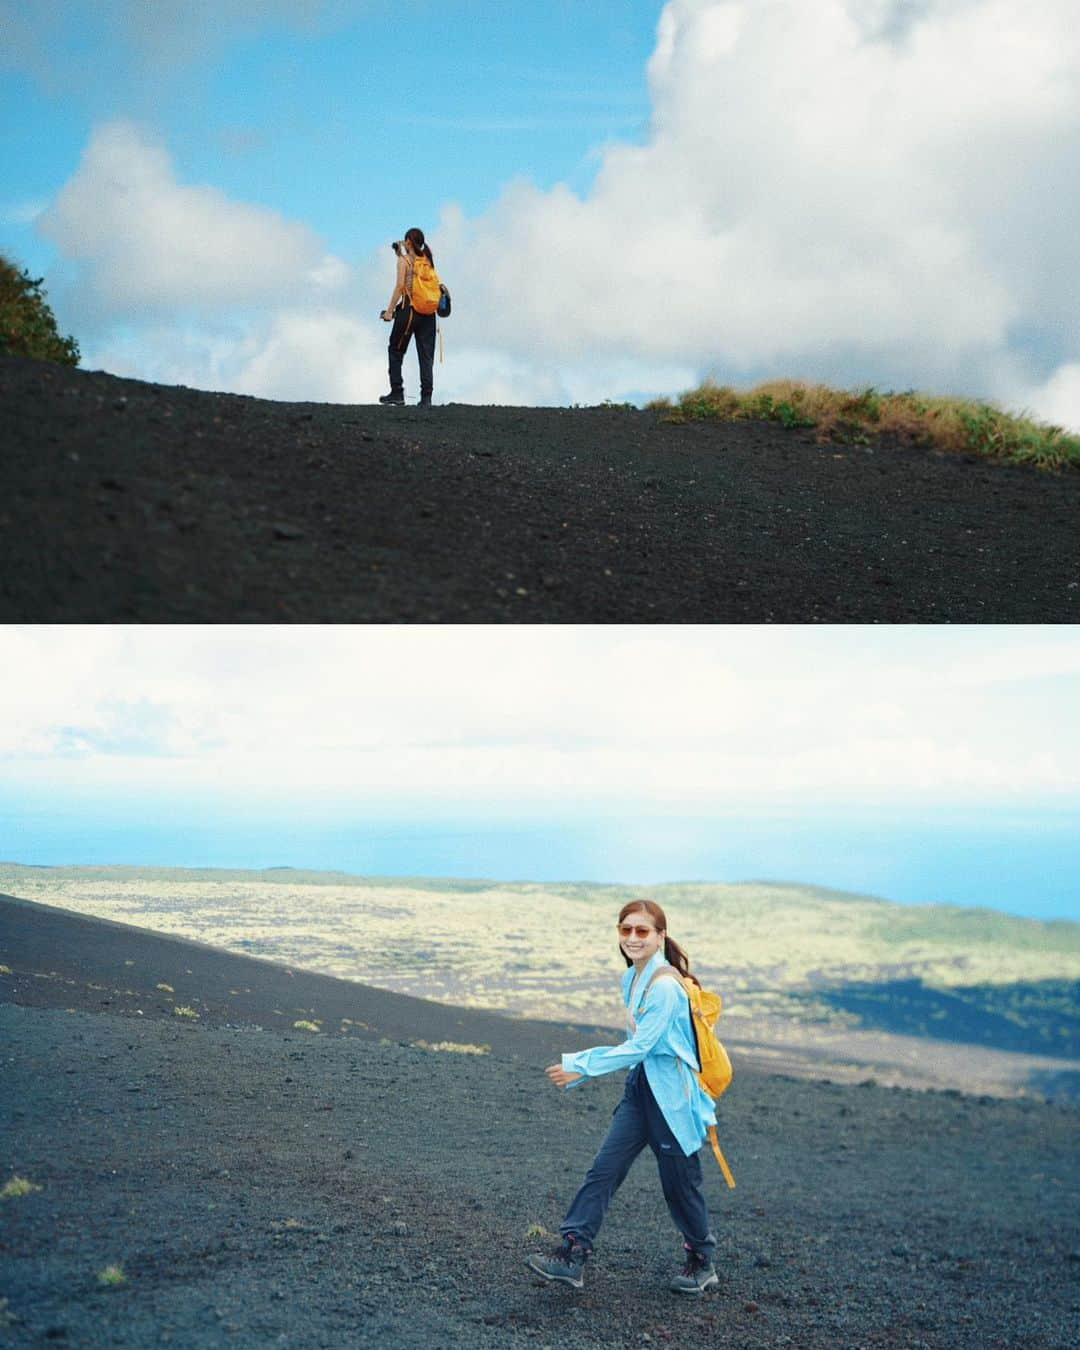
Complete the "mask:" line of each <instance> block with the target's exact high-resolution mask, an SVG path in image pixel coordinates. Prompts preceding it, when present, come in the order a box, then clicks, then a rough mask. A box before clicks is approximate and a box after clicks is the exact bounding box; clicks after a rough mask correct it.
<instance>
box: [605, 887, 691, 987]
mask: <svg viewBox="0 0 1080 1350" xmlns="http://www.w3.org/2000/svg"><path fill="white" fill-rule="evenodd" d="M641 909H643V910H644V911H645V913H646V914H648V916H649V918H650V919H652V921H653V923H654V924H655V925H656V928H657V931H658V932H661V933H663V934H664V960H665V961H667V963H668V965H671V966H674V967H675V969H676V970H677V971H678V972H679V974H680V975H685V976H686V977H687V978H688V979H691V980H693V981H694V983H695V984H696V985H697V986H698V988H699V989H700V988H701V981H700V980H699V979H698V977H697V976H696V975H692V974H691V973H690V958H689V957H688V956H687V954H686V953H685V952H684V951H683V949H682V948H681V947H680V946H679V944H678V943H677V942H676V941H675V939H674V938H671V937H668V935H667V915H666V914H665V913H664V911H663V910H662V909H661V908H660V906H659V905H658V904H657V903H656V901H655V900H631V901H629V902H628V903H627V904H625V905H623V907H622V909H620V910H619V922H620V923H622V921H623V919H625V918H626V916H627V915H628V914H634V913H636V912H637V911H638V910H641ZM619 955H620V956H621V957H622V958H623V960H624V961H625V962H626V964H627V965H628V966H632V965H633V964H634V963H633V961H631V960H630V958H629V957H628V956H627V954H626V953H625V952H624V951H623V949H622V947H621V946H620V947H619Z"/></svg>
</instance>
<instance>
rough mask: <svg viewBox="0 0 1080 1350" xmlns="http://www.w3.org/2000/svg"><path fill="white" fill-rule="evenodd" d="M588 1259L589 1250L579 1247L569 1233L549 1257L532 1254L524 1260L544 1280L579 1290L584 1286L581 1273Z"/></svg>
mask: <svg viewBox="0 0 1080 1350" xmlns="http://www.w3.org/2000/svg"><path fill="white" fill-rule="evenodd" d="M588 1259H589V1249H588V1248H587V1247H583V1246H581V1244H580V1243H579V1242H578V1241H577V1240H576V1239H575V1238H574V1235H573V1234H572V1233H571V1234H569V1235H568V1236H566V1237H564V1238H563V1240H562V1244H561V1245H560V1246H558V1247H556V1248H555V1249H554V1251H553V1252H552V1253H551V1255H550V1256H541V1255H540V1254H539V1253H538V1252H534V1253H533V1254H532V1255H531V1256H527V1257H526V1258H525V1264H526V1265H527V1266H528V1267H529V1269H530V1270H533V1271H535V1272H536V1274H537V1275H542V1276H543V1277H544V1279H545V1280H561V1281H562V1282H563V1284H570V1285H573V1287H574V1288H575V1289H581V1288H582V1287H583V1285H584V1284H585V1280H584V1278H583V1271H584V1270H585V1262H586V1261H587V1260H588Z"/></svg>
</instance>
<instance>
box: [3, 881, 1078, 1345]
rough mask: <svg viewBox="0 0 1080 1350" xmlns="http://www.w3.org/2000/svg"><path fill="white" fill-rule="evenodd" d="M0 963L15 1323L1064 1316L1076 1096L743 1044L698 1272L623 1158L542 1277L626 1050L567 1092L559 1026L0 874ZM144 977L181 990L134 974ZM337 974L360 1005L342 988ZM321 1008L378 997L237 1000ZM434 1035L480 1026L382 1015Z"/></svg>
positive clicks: (406, 1324)
mask: <svg viewBox="0 0 1080 1350" xmlns="http://www.w3.org/2000/svg"><path fill="white" fill-rule="evenodd" d="M50 953H55V954H56V961H55V962H53V963H51V964H50V962H49V960H48V959H46V960H45V961H44V962H43V961H42V959H41V958H42V957H43V956H45V957H48V956H49V954H50ZM0 962H3V964H4V965H6V966H7V967H9V968H10V969H11V971H12V975H11V976H0V1000H3V1001H2V1002H0V1037H2V1044H3V1045H4V1065H3V1085H4V1092H3V1097H2V1105H0V1111H2V1115H3V1135H2V1139H3V1157H2V1159H0V1163H2V1167H3V1176H4V1177H5V1178H6V1177H7V1176H8V1175H10V1174H16V1175H18V1176H21V1177H25V1178H27V1179H29V1180H31V1181H33V1182H34V1183H36V1184H37V1185H38V1186H40V1188H41V1189H40V1190H38V1191H35V1192H33V1193H31V1194H29V1195H25V1196H22V1197H11V1198H6V1199H0V1216H2V1218H0V1224H2V1228H0V1278H2V1286H3V1287H2V1289H0V1298H6V1299H7V1303H6V1305H0V1321H3V1322H4V1323H5V1326H4V1328H3V1329H2V1330H0V1339H3V1343H4V1344H11V1345H18V1346H22V1345H44V1344H51V1343H61V1344H64V1343H66V1344H70V1345H79V1346H106V1345H108V1346H117V1345H120V1346H156V1345H157V1344H159V1343H172V1344H176V1345H183V1346H226V1345H227V1346H230V1347H232V1346H241V1347H243V1346H252V1347H255V1346H264V1345H268V1344H273V1345H291V1346H297V1347H309V1346H326V1347H340V1346H346V1345H368V1344H371V1345H374V1344H379V1345H388V1346H394V1347H397V1346H405V1347H416V1348H417V1350H420V1348H421V1347H423V1350H429V1348H430V1347H456V1346H463V1345H468V1346H479V1347H491V1350H495V1347H506V1346H510V1347H519V1346H537V1347H540V1346H549V1347H555V1346H559V1347H563V1346H569V1347H601V1346H640V1345H657V1344H663V1345H669V1346H673V1347H674V1346H678V1347H687V1350H691V1348H696V1347H700V1346H712V1345H716V1346H720V1345H723V1346H745V1347H750V1346H754V1347H758V1346H773V1345H776V1346H780V1345H788V1346H797V1347H823V1348H824V1347H829V1348H830V1350H834V1348H835V1347H838V1346H844V1347H847V1346H850V1347H855V1346H912V1347H914V1346H932V1347H937V1346H970V1347H972V1348H973V1350H988V1348H989V1347H995V1346H996V1347H1002V1346H1019V1345H1023V1346H1027V1347H1051V1346H1053V1347H1065V1346H1067V1345H1070V1344H1071V1343H1074V1341H1073V1340H1072V1335H1073V1333H1071V1332H1070V1331H1069V1327H1070V1326H1072V1328H1073V1332H1075V1326H1076V1321H1075V1319H1076V1315H1077V1313H1078V1312H1080V1289H1078V1276H1080V1240H1078V1235H1077V1231H1076V1226H1075V1225H1076V1209H1075V1183H1076V1150H1075V1145H1076V1142H1077V1130H1076V1123H1077V1116H1076V1113H1075V1111H1071V1110H1068V1109H1065V1108H1062V1107H1055V1106H1049V1105H1045V1104H1040V1103H1035V1102H1030V1101H995V1100H992V1099H990V1098H974V1097H963V1096H961V1095H960V1094H959V1093H917V1092H911V1091H906V1090H899V1089H893V1090H886V1089H883V1088H880V1087H875V1086H862V1087H840V1086H838V1085H836V1084H830V1083H807V1082H797V1081H794V1080H791V1079H786V1078H783V1077H777V1076H767V1075H763V1074H760V1073H756V1072H752V1071H742V1070H740V1068H739V1066H738V1064H736V1080H735V1083H734V1085H733V1087H732V1089H731V1090H730V1092H729V1093H728V1094H727V1096H726V1097H725V1098H724V1101H723V1108H722V1113H721V1119H722V1125H721V1131H722V1139H723V1142H724V1144H725V1146H726V1150H727V1152H728V1156H729V1158H730V1160H731V1162H732V1165H733V1167H734V1170H735V1173H736V1177H737V1180H738V1183H739V1184H738V1189H737V1190H735V1191H734V1192H729V1191H727V1190H726V1188H725V1187H724V1185H723V1183H722V1181H721V1179H720V1175H719V1172H718V1170H717V1169H716V1167H715V1165H714V1163H713V1161H712V1158H711V1156H710V1155H709V1154H708V1153H707V1152H706V1153H704V1154H703V1155H702V1158H703V1164H704V1166H705V1175H706V1187H707V1192H708V1195H709V1200H710V1205H711V1207H712V1209H713V1215H714V1225H715V1227H716V1230H717V1232H718V1235H719V1239H720V1241H719V1248H718V1265H719V1269H720V1271H721V1273H722V1284H721V1288H720V1289H719V1291H714V1292H710V1293H709V1294H708V1295H706V1296H704V1297H703V1298H701V1299H699V1300H689V1299H684V1298H680V1297H679V1296H678V1295H674V1294H670V1293H668V1292H667V1289H666V1285H667V1281H668V1279H669V1278H670V1276H671V1274H672V1273H673V1272H674V1270H675V1269H676V1266H677V1261H678V1257H679V1240H678V1237H677V1235H676V1234H675V1232H674V1230H673V1228H672V1226H671V1223H670V1220H669V1219H668V1216H667V1214H666V1211H665V1209H664V1206H663V1202H662V1200H661V1197H660V1190H659V1184H658V1181H657V1178H656V1175H655V1169H654V1167H653V1165H652V1162H651V1159H649V1158H648V1157H647V1156H646V1157H645V1158H642V1159H641V1160H639V1162H638V1163H637V1164H636V1165H635V1168H634V1170H633V1171H632V1172H631V1174H630V1177H629V1178H628V1180H627V1181H626V1183H625V1184H624V1186H623V1188H622V1190H621V1191H620V1192H619V1194H618V1196H617V1197H616V1199H615V1202H614V1204H613V1206H612V1210H611V1212H610V1214H609V1216H608V1220H607V1223H606V1224H605V1227H604V1230H603V1232H602V1234H601V1239H600V1243H599V1245H598V1248H597V1253H596V1256H595V1258H594V1260H593V1262H592V1263H591V1264H590V1266H589V1268H588V1269H587V1272H586V1274H587V1283H586V1288H585V1289H584V1291H582V1292H575V1291H573V1290H570V1289H568V1288H566V1287H563V1286H548V1285H544V1284H541V1283H538V1282H535V1281H534V1278H533V1277H531V1276H530V1274H529V1272H528V1271H527V1270H526V1269H525V1267H524V1265H523V1257H524V1255H525V1254H526V1253H527V1252H528V1251H529V1250H531V1249H533V1248H534V1247H535V1246H536V1245H537V1239H536V1238H531V1237H529V1236H528V1235H527V1233H528V1229H529V1227H530V1226H531V1225H534V1224H540V1225H543V1226H544V1227H545V1228H548V1229H554V1228H556V1227H557V1224H558V1221H559V1218H560V1216H561V1213H562V1211H563V1208H564V1206H565V1204H566V1203H567V1201H568V1200H569V1198H570V1196H571V1195H572V1193H573V1191H574V1189H575V1188H576V1186H577V1184H578V1182H579V1181H580V1179H581V1176H582V1174H583V1172H584V1170H585V1168H586V1167H587V1166H588V1163H589V1161H590V1159H591V1156H592V1154H593V1152H594V1150H595V1148H596V1146H597V1145H598V1143H599V1141H600V1138H601V1137H602V1135H603V1132H604V1130H605V1128H606V1126H607V1120H608V1116H609V1113H610V1111H611V1110H612V1109H613V1108H614V1106H615V1103H616V1101H617V1100H618V1096H619V1093H620V1091H621V1086H622V1084H621V1078H622V1075H614V1076H612V1077H611V1078H606V1079H599V1080H595V1081H593V1082H590V1083H588V1084H586V1085H585V1086H584V1087H582V1088H579V1089H576V1090H575V1091H573V1092H571V1093H567V1094H560V1093H558V1092H556V1091H555V1090H554V1089H552V1088H550V1086H549V1085H548V1084H547V1082H546V1080H545V1079H544V1078H543V1074H542V1069H543V1066H544V1064H545V1063H547V1062H549V1061H550V1058H551V1057H552V1055H553V1054H554V1052H555V1050H557V1049H558V1048H567V1049H570V1048H574V1047H575V1046H578V1045H580V1044H581V1041H580V1040H579V1035H580V1029H579V1031H578V1032H572V1031H570V1030H564V1029H562V1028H559V1027H557V1026H555V1025H550V1024H543V1023H532V1024H530V1023H525V1022H517V1021H513V1020H511V1019H505V1020H502V1021H501V1023H500V1019H497V1018H494V1017H492V1016H491V1015H489V1014H477V1013H472V1012H468V1011H465V1012H459V1011H458V1010H456V1009H449V1008H440V1007H438V1005H432V1004H425V1003H423V1001H421V1000H415V999H406V998H400V997H395V996H394V995H391V994H386V993H382V992H379V991H375V990H371V989H365V988H363V987H360V986H352V985H347V984H345V982H342V981H334V980H325V979H322V978H320V977H314V976H308V975H305V974H304V973H303V972H301V971H295V972H293V973H292V974H291V975H290V974H289V973H288V972H287V971H286V970H285V969H284V968H283V967H279V966H274V965H271V964H269V963H265V962H260V961H255V960H253V959H250V958H244V957H238V956H232V955H228V954H226V953H222V952H217V951H215V950H213V949H212V948H208V947H205V946H201V945H200V944H197V943H191V942H178V941H176V940H174V939H171V938H166V937H162V936H159V935H156V934H153V933H148V932H147V931H145V930H141V929H134V928H127V927H126V926H124V925H119V924H109V923H104V922H102V921H100V920H93V919H86V918H80V917H78V916H72V915H70V914H68V913H67V912H66V911H50V910H48V909H47V907H45V906H37V905H28V904H25V903H23V902H15V901H11V900H8V899H5V900H3V901H2V902H0ZM128 962H130V963H131V964H130V965H129V964H128ZM117 977H119V978H117ZM223 982H224V983H225V985H226V986H227V988H233V989H237V990H242V991H244V1000H245V1001H244V1003H243V1007H242V1014H237V1015H236V1017H235V1020H236V1022H237V1023H240V1022H243V1023H245V1024H243V1025H237V1024H234V1025H228V1024H227V1022H226V1021H225V1020H224V1015H223V1014H222V1012H221V1008H222V1007H223V1006H224V1001H225V997H226V996H225V995H223V993H222V983H223ZM158 983H170V984H174V987H175V989H176V996H177V998H178V999H179V998H180V997H181V995H182V996H183V998H184V1001H185V1004H186V1005H187V1006H192V1007H196V1008H198V1009H200V1017H199V1020H198V1021H197V1022H194V1023H188V1022H185V1021H184V1020H182V1019H181V1018H179V1017H177V1016H176V1015H175V1014H174V1013H173V1012H172V1009H171V1006H170V1004H171V1002H172V1000H171V999H168V1000H165V999H160V998H159V999H157V1000H155V997H154V995H155V994H160V992H161V991H158V990H156V985H157V984H158ZM339 986H344V990H348V991H351V994H352V1001H351V1003H349V1002H346V1003H344V1004H333V999H334V998H335V997H345V993H344V990H343V989H340V988H339ZM125 989H133V990H137V991H138V995H139V1002H140V1004H141V1005H142V1010H143V1014H144V1015H143V1016H142V1017H140V1016H138V1015H137V1012H136V1010H135V1009H134V1008H132V1007H131V1006H130V1004H129V1002H128V1001H127V1000H128V995H126V994H125V993H124V992H123V991H124V990H125ZM151 991H152V992H151ZM301 991H302V994H303V997H302V998H301V997H298V995H299V994H300V992H301ZM227 997H228V998H229V999H230V1000H231V999H232V998H233V997H234V996H232V995H227ZM107 999H111V1002H108V1003H107V1002H106V1001H105V1000H107ZM196 999H198V1000H199V1002H198V1003H196V1002H195V1000H196ZM263 1000H265V1002H263ZM290 1001H291V1002H290ZM237 1006H239V1004H238V1005H237ZM343 1006H344V1007H350V1009H351V1012H353V1013H359V1014H360V1015H361V1016H362V1018H363V1020H364V1021H366V1022H367V1023H368V1026H367V1028H365V1029H359V1028H351V1029H350V1030H349V1034H346V1035H330V1034H325V1033H324V1034H316V1033H312V1032H303V1031H296V1030H288V1031H284V1032H283V1031H277V1030H274V1031H271V1030H267V1029H264V1030H257V1029H255V1027H254V1026H253V1025H251V1024H250V1023H248V1022H247V1019H248V1018H251V1017H256V1016H257V1017H259V1018H260V1019H261V1021H262V1023H263V1025H264V1026H265V1027H268V1026H269V1025H270V1024H272V1023H273V1022H274V1021H275V1013H274V1009H275V1008H288V1009H290V1010H291V1011H297V1010H299V1008H300V1007H304V1008H305V1010H306V1011H307V1012H308V1013H309V1014H310V1013H311V1012H312V1011H314V1013H315V1014H316V1015H318V1016H322V1017H324V1018H325V1019H326V1025H327V1027H328V1028H330V1027H331V1026H332V1025H333V1023H332V1021H331V1020H330V1019H331V1012H332V1016H333V1018H335V1019H336V1018H337V1017H338V1016H339V1009H340V1008H341V1007H343ZM347 1015H348V1014H347ZM497 1024H499V1029H498V1030H496V1029H495V1028H496V1025H497ZM380 1036H382V1037H385V1039H371V1038H373V1037H380ZM434 1036H438V1037H439V1038H440V1039H442V1038H443V1037H446V1038H448V1039H454V1040H457V1039H464V1040H469V1039H477V1040H478V1039H479V1038H480V1037H483V1038H484V1039H485V1040H486V1041H488V1042H490V1043H491V1044H492V1050H491V1053H489V1054H487V1055H483V1056H476V1055H467V1054H457V1053H449V1052H439V1051H432V1050H424V1049H421V1048H417V1047H416V1046H413V1045H409V1044H403V1043H402V1042H403V1041H404V1040H407V1039H409V1038H412V1039H415V1038H417V1037H423V1038H424V1039H431V1038H434ZM539 1245H541V1246H543V1245H544V1243H543V1241H542V1240H541V1242H540V1244H539ZM113 1263H118V1264H120V1265H121V1266H122V1268H123V1271H124V1273H125V1276H126V1280H125V1283H123V1284H122V1285H120V1286H118V1287H112V1288H110V1287H106V1286H104V1285H102V1284H100V1283H99V1281H98V1278H97V1277H98V1273H99V1272H100V1271H102V1270H103V1269H104V1268H105V1267H106V1266H107V1265H110V1264H113Z"/></svg>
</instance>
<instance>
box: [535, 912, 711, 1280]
mask: <svg viewBox="0 0 1080 1350" xmlns="http://www.w3.org/2000/svg"><path fill="white" fill-rule="evenodd" d="M618 935H619V950H620V951H621V953H622V955H623V958H624V960H625V961H626V964H627V967H628V969H627V971H626V974H625V975H624V976H623V981H622V996H623V1002H624V1004H625V1005H626V1009H627V1024H628V1027H629V1029H630V1036H629V1038H628V1039H627V1040H625V1041H624V1042H623V1043H622V1045H617V1046H597V1047H595V1048H594V1049H592V1050H582V1051H580V1052H579V1053H577V1054H571V1055H563V1057H562V1063H561V1064H552V1065H551V1066H550V1068H548V1069H547V1070H546V1073H547V1076H548V1078H549V1079H550V1080H551V1081H552V1083H554V1084H555V1086H556V1087H559V1088H568V1087H573V1086H575V1085H577V1084H578V1083H581V1082H584V1080H585V1079H586V1078H593V1077H596V1076H597V1075H599V1074H602V1073H611V1072H613V1071H614V1070H615V1069H625V1068H629V1069H630V1072H629V1074H628V1075H627V1078H626V1091H625V1093H624V1094H623V1098H622V1101H621V1102H620V1103H619V1105H618V1106H617V1107H616V1109H615V1114H614V1116H613V1118H612V1122H611V1128H610V1129H609V1130H608V1133H607V1138H606V1139H605V1140H604V1142H603V1144H602V1145H601V1146H600V1152H599V1153H598V1154H597V1155H596V1158H595V1159H594V1160H593V1164H592V1166H591V1167H590V1168H589V1170H588V1172H587V1173H586V1176H585V1180H584V1182H583V1183H582V1186H581V1189H580V1190H579V1191H578V1193H577V1195H576V1196H575V1197H574V1200H573V1203H572V1204H571V1205H570V1208H569V1209H568V1210H567V1212H566V1217H565V1218H564V1219H563V1221H562V1223H561V1224H560V1225H559V1232H560V1233H561V1234H562V1239H563V1240H562V1244H561V1246H559V1247H557V1248H556V1249H555V1250H554V1251H553V1252H552V1253H551V1254H550V1256H539V1255H533V1256H530V1257H528V1258H527V1259H526V1264H527V1265H528V1266H529V1267H530V1268H531V1269H532V1270H534V1271H535V1272H536V1273H537V1274H538V1275H542V1276H543V1277H544V1279H546V1280H562V1281H564V1282H565V1283H566V1284H570V1285H573V1286H574V1288H575V1289H580V1288H581V1287H582V1285H583V1284H584V1280H583V1277H582V1272H583V1270H584V1267H585V1262H586V1260H587V1259H588V1257H589V1254H590V1252H591V1251H592V1248H593V1243H594V1242H595V1240H596V1235H597V1233H598V1232H599V1231H600V1225H601V1223H602V1222H603V1220H604V1214H605V1212H606V1210H607V1207H608V1205H609V1204H610V1203H611V1199H612V1196H614V1194H615V1192H616V1190H618V1188H619V1186H620V1185H621V1184H622V1182H623V1180H624V1179H625V1177H626V1174H627V1172H629V1170H630V1165H631V1163H632V1162H633V1161H634V1159H635V1158H636V1157H637V1156H638V1154H639V1153H640V1152H641V1151H642V1149H643V1148H644V1147H645V1146H646V1144H648V1146H649V1147H650V1148H651V1149H652V1151H653V1153H654V1154H655V1156H656V1161H657V1164H658V1165H659V1168H660V1184H661V1186H662V1187H663V1191H664V1199H665V1200H666V1201H667V1206H668V1210H669V1211H670V1213H671V1217H672V1219H673V1220H674V1221H675V1226H676V1228H677V1229H678V1230H679V1231H680V1232H681V1233H682V1235H683V1248H684V1251H685V1263H684V1265H683V1270H682V1274H681V1275H677V1276H676V1277H675V1278H674V1279H673V1280H672V1282H671V1285H670V1288H671V1289H673V1290H675V1291H676V1292H678V1293H681V1294H701V1293H703V1292H704V1291H705V1290H706V1289H708V1288H709V1287H710V1286H712V1285H715V1284H718V1283H719V1280H718V1278H717V1275H716V1271H715V1269H714V1268H713V1261H712V1257H713V1249H714V1247H715V1246H716V1238H715V1237H714V1236H713V1233H712V1232H711V1230H710V1228H709V1211H708V1208H707V1206H706V1204H705V1196H704V1194H703V1192H702V1189H701V1162H700V1159H699V1158H698V1156H697V1151H698V1149H699V1148H700V1147H701V1145H702V1143H703V1142H704V1140H705V1136H706V1134H707V1132H708V1128H709V1126H710V1125H715V1124H716V1112H715V1110H714V1107H713V1103H712V1101H711V1099H710V1098H709V1096H708V1094H707V1093H706V1092H705V1091H704V1090H703V1089H702V1087H701V1085H700V1084H699V1083H698V1081H697V1077H696V1076H695V1073H694V1070H695V1069H697V1068H698V1067H699V1066H698V1062H697V1057H696V1054H695V1050H694V1031H693V1027H692V1025H691V1022H690V1000H689V999H688V998H687V995H686V991H685V990H684V989H683V987H682V985H681V984H680V983H679V981H678V980H676V979H672V978H671V977H670V976H668V975H661V976H659V977H658V978H656V979H654V978H653V976H654V975H655V974H656V972H657V971H659V970H660V969H661V968H662V967H663V966H665V965H671V966H674V967H675V969H676V970H677V971H678V972H679V974H680V975H683V976H689V977H690V979H693V980H694V982H695V984H696V983H698V981H697V980H696V978H695V977H694V976H693V975H690V968H689V967H690V963H689V960H688V959H687V956H686V953H685V952H684V951H683V949H682V948H681V947H680V946H679V945H678V943H677V942H673V941H672V939H671V938H669V937H668V936H667V919H666V918H665V916H664V911H663V910H662V909H661V908H660V906H659V905H658V904H656V903H655V902H654V901H652V900H631V901H630V903H629V904H627V905H624V906H623V907H622V909H621V910H620V911H619V922H618Z"/></svg>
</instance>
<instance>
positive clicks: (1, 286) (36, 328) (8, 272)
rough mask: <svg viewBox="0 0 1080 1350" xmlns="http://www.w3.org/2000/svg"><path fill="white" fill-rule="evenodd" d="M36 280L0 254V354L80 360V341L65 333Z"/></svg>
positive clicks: (64, 361) (74, 363)
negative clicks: (57, 323)
mask: <svg viewBox="0 0 1080 1350" xmlns="http://www.w3.org/2000/svg"><path fill="white" fill-rule="evenodd" d="M43 279H44V278H42V277H38V278H37V279H36V280H35V279H34V278H33V277H32V276H31V275H30V273H29V272H28V271H27V270H26V269H25V268H23V269H22V271H20V270H19V269H18V268H17V267H16V266H15V265H14V263H11V262H9V261H8V260H7V258H4V257H0V356H29V357H33V358H34V359H35V360H38V361H58V362H59V363H60V364H61V365H65V366H77V365H78V364H79V344H78V343H77V342H76V341H75V339H74V338H73V337H61V336H60V332H59V330H58V329H57V327H56V319H55V318H54V317H53V312H52V310H51V309H50V308H49V305H48V302H47V301H46V299H45V292H44V291H43V290H42V289H41V283H42V281H43Z"/></svg>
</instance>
